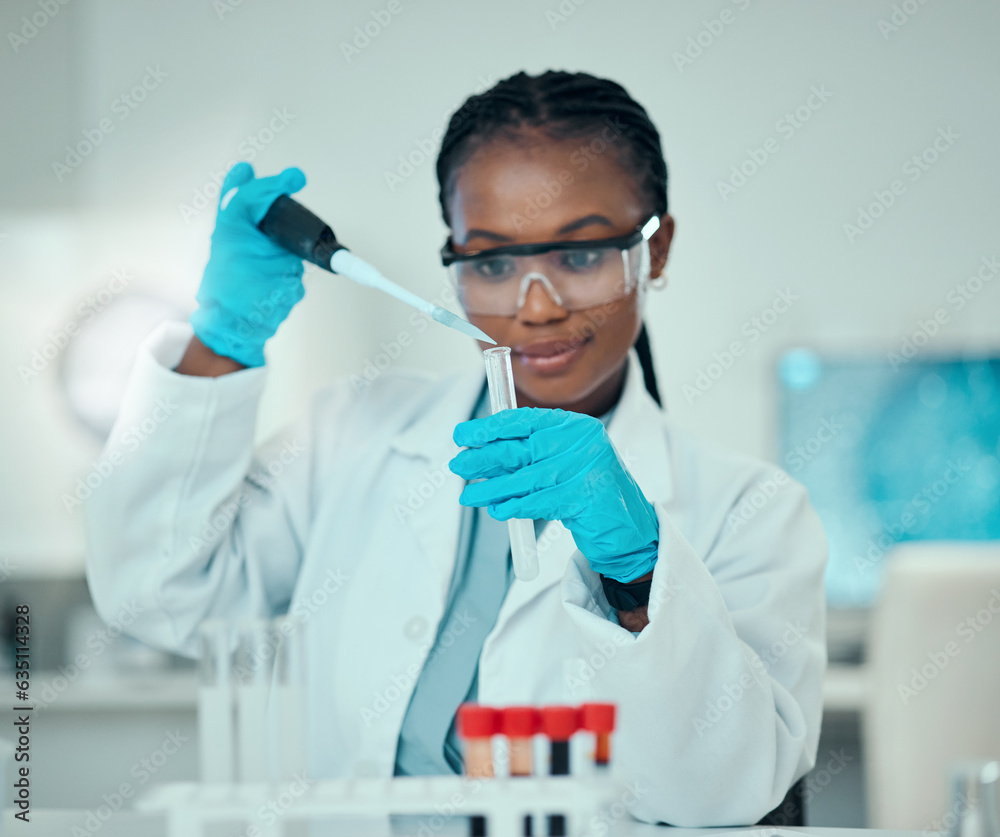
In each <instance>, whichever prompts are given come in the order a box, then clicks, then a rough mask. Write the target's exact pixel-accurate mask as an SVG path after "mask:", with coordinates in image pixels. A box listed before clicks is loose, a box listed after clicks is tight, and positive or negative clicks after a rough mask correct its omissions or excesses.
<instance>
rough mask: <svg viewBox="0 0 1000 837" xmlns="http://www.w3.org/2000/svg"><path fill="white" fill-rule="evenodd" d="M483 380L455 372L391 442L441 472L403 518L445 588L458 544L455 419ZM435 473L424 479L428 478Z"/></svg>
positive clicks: (468, 409) (468, 407) (420, 465)
mask: <svg viewBox="0 0 1000 837" xmlns="http://www.w3.org/2000/svg"><path fill="white" fill-rule="evenodd" d="M483 384H484V375H483V373H482V372H475V373H472V372H470V373H465V374H462V375H460V376H459V377H458V378H457V379H456V380H454V382H453V383H452V384H451V385H450V386H448V387H446V388H445V387H441V388H435V391H434V392H433V393H432V395H431V398H430V399H428V403H427V407H426V409H425V410H423V411H422V412H421V413H420V414H419V415H418V416H417V418H416V419H415V420H414V422H413V423H412V424H410V425H409V426H408V427H406V428H405V429H403V430H401V431H400V432H399V433H398V434H397V435H396V436H395V437H394V438H393V439H392V441H391V443H390V444H391V446H392V448H393V449H394V450H395V451H396V452H397V453H399V454H400V455H402V456H405V457H409V458H412V459H414V460H418V462H417V463H416V470H417V472H418V473H419V472H420V469H426V470H427V471H430V472H433V473H439V474H441V478H442V479H443V482H442V483H441V485H440V487H438V488H437V489H436V490H435V491H433V493H431V494H430V495H429V496H427V497H423V496H422V495H421V497H420V500H421V501H422V504H421V505H420V506H419V508H417V509H416V510H415V511H414V513H413V514H412V515H409V516H408V517H407V519H406V525H407V526H408V527H409V528H410V530H411V531H412V532H413V535H414V537H415V538H416V540H417V542H418V543H419V544H420V548H421V550H422V551H423V553H424V555H425V556H426V558H427V561H428V563H429V564H430V565H431V566H432V567H433V569H434V571H435V572H436V573H437V574H438V576H439V580H440V581H441V582H442V584H443V589H444V590H445V591H447V589H448V584H449V582H450V581H451V575H452V572H453V570H454V565H455V558H456V554H457V550H458V534H459V525H460V521H461V514H462V506H461V505H460V504H459V502H458V497H459V495H460V494H461V493H462V488H463V487H464V485H465V482H464V480H462V479H461V477H458V476H456V475H455V474H453V473H451V471H450V470H449V469H448V462H449V461H450V460H451V459H452V457H454V455H455V454H456V453H458V450H459V448H458V446H457V445H455V443H454V441H453V440H452V432H453V431H454V429H455V425H456V424H458V423H459V422H462V421H465V420H466V419H468V418H469V416H470V415H471V413H472V409H473V406H474V405H475V402H476V399H477V397H478V396H479V392H480V390H481V388H482V386H483ZM436 481H437V477H436V476H435V478H434V479H433V480H431V481H426V480H425V481H424V483H425V484H428V485H429V484H433V483H434V482H436Z"/></svg>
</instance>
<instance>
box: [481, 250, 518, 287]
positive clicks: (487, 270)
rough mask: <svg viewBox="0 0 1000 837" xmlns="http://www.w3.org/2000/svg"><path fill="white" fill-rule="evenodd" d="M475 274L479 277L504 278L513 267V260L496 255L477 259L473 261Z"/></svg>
mask: <svg viewBox="0 0 1000 837" xmlns="http://www.w3.org/2000/svg"><path fill="white" fill-rule="evenodd" d="M473 269H474V270H475V272H476V276H477V277H478V278H480V279H491V280H494V281H495V280H498V279H506V278H507V277H508V276H509V275H510V274H511V272H512V271H513V269H514V260H513V259H510V258H503V257H499V256H498V257H497V258H493V259H489V258H487V259H477V260H476V261H475V262H474V263H473Z"/></svg>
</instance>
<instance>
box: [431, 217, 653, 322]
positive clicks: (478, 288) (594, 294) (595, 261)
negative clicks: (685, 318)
mask: <svg viewBox="0 0 1000 837" xmlns="http://www.w3.org/2000/svg"><path fill="white" fill-rule="evenodd" d="M659 226H660V219H659V218H657V217H656V216H655V215H654V216H653V217H651V218H650V219H649V220H648V221H646V223H644V224H643V225H642V226H641V227H637V228H636V229H635V230H634V231H633V232H631V233H629V234H628V235H624V236H617V237H615V238H602V239H593V240H588V241H552V242H546V243H540V244H510V245H505V246H503V247H493V248H491V249H489V250H473V251H470V252H468V253H457V252H455V250H454V248H453V245H452V241H451V239H450V238H449V239H448V241H447V242H446V243H445V245H444V247H442V248H441V263H442V264H443V265H444V266H445V267H447V268H448V270H449V273H450V275H451V280H452V284H454V286H455V289H456V291H457V292H458V298H459V300H460V302H461V303H462V307H463V308H464V309H465V311H466V313H467V314H479V315H483V316H496V317H513V316H516V315H517V312H518V311H520V310H521V306H523V305H524V301H525V299H526V298H527V296H528V291H529V290H530V288H531V284H532V282H536V281H537V282H539V283H540V284H541V285H542V287H543V288H544V289H545V290H546V291H547V292H548V294H549V296H550V297H552V300H553V301H554V302H555V303H556V304H557V305H559V306H560V307H561V308H564V309H566V310H567V311H581V310H583V309H586V308H594V307H596V306H598V305H603V304H605V303H608V302H613V301H615V300H618V299H622V298H623V297H626V296H628V295H629V294H630V293H632V291H634V290H636V289H637V288H643V287H644V286H645V284H646V282H647V280H648V279H649V239H650V236H652V235H653V233H654V232H656V230H657V229H659Z"/></svg>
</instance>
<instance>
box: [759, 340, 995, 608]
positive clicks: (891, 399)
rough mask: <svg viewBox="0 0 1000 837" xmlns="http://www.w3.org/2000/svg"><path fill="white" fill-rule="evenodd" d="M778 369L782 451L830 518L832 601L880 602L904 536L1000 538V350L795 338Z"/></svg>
mask: <svg viewBox="0 0 1000 837" xmlns="http://www.w3.org/2000/svg"><path fill="white" fill-rule="evenodd" d="M778 380H779V399H778V400H779V405H778V411H779V428H780V430H779V432H780V447H781V459H780V462H781V464H782V465H783V467H784V468H785V469H786V470H787V471H788V472H789V473H790V474H791V475H792V476H793V477H795V478H796V479H797V480H799V481H800V482H802V483H803V484H804V485H805V486H806V488H808V489H809V496H810V498H811V500H812V503H813V505H814V507H815V508H816V511H817V512H818V513H819V516H820V518H821V519H822V521H823V526H824V528H825V529H826V535H827V539H828V541H829V545H830V557H829V562H828V565H827V571H826V590H827V602H828V603H829V605H830V606H831V608H833V609H837V608H867V607H869V606H870V605H871V604H872V603H873V601H874V600H875V597H876V595H877V594H878V591H879V586H880V580H881V574H882V567H883V563H884V560H885V556H886V553H887V552H888V551H889V550H890V549H891V548H892V546H893V545H894V544H896V543H899V542H901V541H915V540H991V539H1000V358H969V357H962V358H943V357H926V358H925V357H921V356H919V355H918V356H916V357H912V358H905V357H902V356H900V355H895V354H889V355H880V356H872V357H860V358H859V357H852V358H837V357H824V356H821V355H818V354H816V353H814V352H811V351H807V350H803V349H795V350H792V351H789V352H787V353H785V354H784V355H783V356H782V358H781V359H780V362H779V365H778ZM831 615H833V614H831Z"/></svg>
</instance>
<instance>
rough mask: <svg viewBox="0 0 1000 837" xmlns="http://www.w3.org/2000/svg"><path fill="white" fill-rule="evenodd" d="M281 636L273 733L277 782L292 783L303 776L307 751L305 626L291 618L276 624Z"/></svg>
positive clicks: (275, 685) (278, 620)
mask: <svg viewBox="0 0 1000 837" xmlns="http://www.w3.org/2000/svg"><path fill="white" fill-rule="evenodd" d="M273 624H274V630H275V633H276V634H279V635H280V636H281V645H280V646H279V647H278V655H277V658H276V660H275V672H274V681H273V682H274V692H273V693H272V694H273V700H272V705H271V715H270V724H269V727H270V730H271V742H272V750H271V752H272V753H273V757H272V760H271V761H272V764H273V765H274V770H276V771H277V774H278V775H277V776H275V775H273V774H272V778H274V779H292V778H293V777H294V776H295V775H297V774H300V773H304V772H305V769H306V762H307V758H306V756H307V750H306V712H307V710H308V707H307V704H306V622H305V621H304V620H302V619H296V618H295V617H292V616H282V617H279V618H278V619H276V620H275V621H274V623H273Z"/></svg>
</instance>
